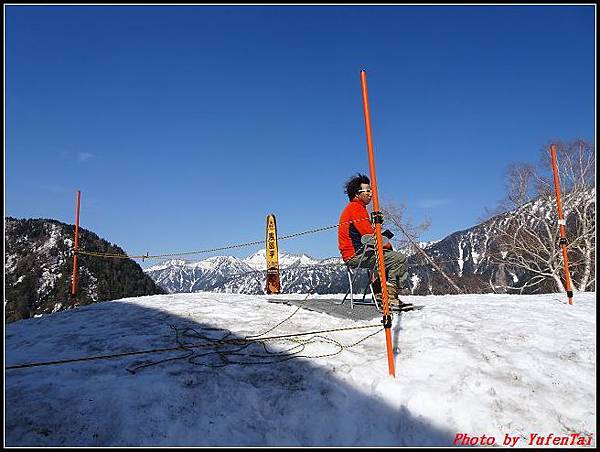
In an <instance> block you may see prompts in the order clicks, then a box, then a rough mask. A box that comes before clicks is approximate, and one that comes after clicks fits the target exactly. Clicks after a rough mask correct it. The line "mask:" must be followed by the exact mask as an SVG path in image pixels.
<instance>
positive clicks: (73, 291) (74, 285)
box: [71, 190, 81, 308]
mask: <svg viewBox="0 0 600 452" xmlns="http://www.w3.org/2000/svg"><path fill="white" fill-rule="evenodd" d="M80 200H81V192H80V191H79V190H77V201H76V203H75V240H74V241H73V278H72V280H71V307H72V308H73V307H75V301H76V296H77V251H78V250H79V205H80Z"/></svg>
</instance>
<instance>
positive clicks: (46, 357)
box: [5, 302, 453, 447]
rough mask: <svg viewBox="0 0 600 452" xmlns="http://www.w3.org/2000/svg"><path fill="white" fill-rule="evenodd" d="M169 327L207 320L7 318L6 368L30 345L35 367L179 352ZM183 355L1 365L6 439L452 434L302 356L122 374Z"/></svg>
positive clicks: (387, 441)
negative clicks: (52, 330) (51, 331)
mask: <svg viewBox="0 0 600 452" xmlns="http://www.w3.org/2000/svg"><path fill="white" fill-rule="evenodd" d="M108 306H110V309H107V307H108ZM240 320H241V321H243V319H240ZM169 324H172V325H176V326H178V327H187V328H193V329H194V330H196V331H206V330H210V329H211V328H212V327H211V325H210V319H209V318H206V319H197V318H191V317H185V316H178V315H173V314H172V313H168V312H165V311H162V310H159V309H153V308H148V307H142V306H138V305H135V304H133V303H127V302H104V303H97V304H93V305H89V306H84V307H79V308H77V309H75V310H71V311H65V312H59V313H56V314H51V315H48V316H44V317H41V318H38V319H29V320H24V321H20V322H15V323H12V324H9V325H7V327H6V347H5V348H6V358H5V359H6V366H11V365H16V364H21V362H19V363H18V362H16V360H15V358H14V353H16V351H17V350H18V351H20V353H21V355H23V353H24V352H27V356H28V357H29V358H28V359H27V361H28V362H41V361H51V360H61V359H70V358H79V357H85V356H98V355H107V354H112V353H123V352H130V351H139V350H148V349H153V348H169V347H175V346H176V343H175V341H174V334H173V330H172V329H171V328H169V326H168V325H169ZM46 325H47V326H50V325H51V326H52V327H58V328H59V329H57V330H56V331H60V332H61V334H60V337H59V336H58V335H57V334H54V335H48V333H47V332H46V331H47V328H44V327H45V326H46ZM396 336H397V335H396ZM376 337H380V336H376ZM230 338H235V337H234V336H230ZM237 339H240V337H237ZM11 351H12V354H13V357H12V358H11ZM342 353H344V352H342ZM182 354H183V355H185V352H182V350H176V351H172V352H166V353H160V354H152V355H137V356H135V355H134V356H127V357H121V358H111V359H103V360H96V361H82V362H75V363H68V364H62V365H50V366H41V367H32V368H24V369H14V370H5V377H6V381H5V438H6V439H5V441H6V445H7V446H13V447H14V446H28V447H32V446H39V447H44V446H272V447H274V446H450V445H452V441H453V433H452V432H450V431H446V430H443V429H440V428H438V427H435V426H433V425H431V423H429V422H428V421H427V420H426V419H423V418H418V417H416V416H414V415H412V414H411V413H410V412H409V411H408V410H407V409H405V408H404V407H402V408H400V409H398V408H394V407H392V406H390V405H388V404H387V403H386V402H385V401H383V400H381V399H376V398H374V397H370V396H369V395H368V394H365V393H363V392H360V391H359V390H357V389H356V388H354V387H352V386H350V385H348V384H346V383H345V382H343V381H340V380H339V379H337V378H335V374H332V373H331V372H330V371H329V370H328V369H326V368H322V367H319V366H317V365H316V364H315V363H313V362H310V360H306V359H291V360H288V361H283V362H280V363H277V364H266V365H265V364H262V365H259V364H255V365H240V364H230V365H227V366H225V367H217V368H211V367H206V366H200V365H194V364H192V363H190V362H188V361H187V360H186V359H181V360H174V361H169V362H165V363H162V364H158V365H154V366H152V367H147V368H143V369H140V370H139V371H138V372H136V373H135V374H131V373H130V372H128V371H127V370H126V368H132V367H135V366H137V365H140V364H144V363H148V362H149V361H150V360H152V361H160V360H163V359H168V358H173V357H177V356H181V355H182ZM211 359H213V358H211ZM199 361H200V362H201V361H202V360H199ZM212 363H213V364H214V363H217V362H216V361H214V359H213V361H212ZM74 379H77V381H76V383H74ZM365 389H366V391H365V392H368V391H369V388H365Z"/></svg>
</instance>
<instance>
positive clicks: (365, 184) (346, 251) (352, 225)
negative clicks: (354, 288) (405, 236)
mask: <svg viewBox="0 0 600 452" xmlns="http://www.w3.org/2000/svg"><path fill="white" fill-rule="evenodd" d="M370 184H371V182H370V180H369V178H368V177H367V176H365V175H364V174H360V173H358V174H357V175H356V176H354V177H352V178H350V179H349V180H348V181H347V182H346V185H345V192H346V194H347V195H348V199H349V200H350V202H349V203H348V205H347V206H346V207H345V208H344V210H343V211H342V214H341V216H340V220H339V222H338V247H339V249H340V253H342V259H343V260H344V262H345V263H346V265H348V266H349V267H363V268H370V269H374V270H375V273H378V271H377V269H376V266H377V257H376V250H375V241H374V233H375V231H374V229H373V226H372V225H371V221H370V217H369V213H368V212H367V205H368V204H369V203H370V202H371V197H372V195H371V185H370ZM383 261H384V265H385V275H386V282H387V290H388V298H389V301H390V304H391V305H395V306H402V304H403V303H401V302H400V301H399V300H398V292H399V290H400V288H401V287H402V284H403V283H404V281H405V280H406V277H407V272H406V257H405V256H404V255H403V254H402V253H399V252H397V251H393V250H392V245H391V244H390V243H389V242H387V243H386V241H384V246H383ZM373 288H374V290H375V292H376V294H375V295H376V296H377V297H378V298H379V299H380V298H381V284H380V283H379V280H377V284H374V287H373Z"/></svg>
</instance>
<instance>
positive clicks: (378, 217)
mask: <svg viewBox="0 0 600 452" xmlns="http://www.w3.org/2000/svg"><path fill="white" fill-rule="evenodd" d="M360 81H361V87H362V98H363V109H364V113H365V129H366V133H367V149H368V152H369V169H370V172H371V191H372V194H373V213H372V214H371V218H372V220H373V223H374V226H375V240H376V245H377V265H378V267H379V278H380V279H379V280H380V281H381V292H382V295H383V327H384V330H385V343H386V346H387V358H388V369H389V373H390V375H391V376H392V377H395V376H396V370H395V367H394V353H393V349H392V332H391V329H392V316H391V313H390V307H389V301H388V290H387V284H386V278H385V264H384V260H383V240H382V237H381V224H382V223H383V214H382V213H381V211H380V210H379V197H378V196H377V175H376V173H375V153H374V152H373V136H372V133H371V114H370V113H369V93H368V90H367V73H366V72H365V71H364V70H363V71H360Z"/></svg>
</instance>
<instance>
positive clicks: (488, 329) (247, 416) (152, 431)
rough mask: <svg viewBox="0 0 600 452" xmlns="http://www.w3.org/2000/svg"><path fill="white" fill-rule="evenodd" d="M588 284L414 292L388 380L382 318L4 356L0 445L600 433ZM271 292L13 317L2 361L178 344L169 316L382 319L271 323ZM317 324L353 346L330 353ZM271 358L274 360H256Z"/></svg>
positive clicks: (274, 312)
mask: <svg viewBox="0 0 600 452" xmlns="http://www.w3.org/2000/svg"><path fill="white" fill-rule="evenodd" d="M594 295H595V294H594V293H585V294H580V293H576V294H575V299H574V300H575V304H574V305H573V306H569V305H566V304H565V301H566V297H565V296H564V295H560V294H548V295H536V296H509V295H490V294H488V295H463V296H450V295H448V296H428V297H405V298H406V301H411V302H416V303H418V304H423V305H425V308H424V309H422V310H420V311H414V312H410V313H405V314H402V315H401V316H397V315H396V316H394V323H393V328H392V337H393V344H394V348H395V365H396V378H395V379H393V378H391V377H389V376H388V364H387V359H386V352H385V336H384V334H383V332H381V331H380V329H379V327H373V328H362V329H350V330H345V331H339V332H326V333H321V334H318V335H317V334H312V335H305V336H297V337H294V340H295V341H296V342H290V341H288V342H275V341H267V342H266V343H268V344H269V345H268V346H269V350H270V351H276V350H279V351H284V350H288V354H285V355H266V354H265V353H264V349H263V348H262V345H261V344H260V343H258V342H254V343H253V344H252V345H250V346H249V347H248V348H246V349H244V350H242V351H240V352H239V353H238V354H233V353H229V354H226V355H223V358H220V357H219V355H216V354H210V355H207V354H206V353H208V352H210V351H214V350H216V349H215V348H214V347H203V348H200V347H198V348H193V349H191V350H192V352H194V353H195V355H196V356H195V358H194V359H193V360H192V362H190V361H188V360H187V359H179V360H171V361H167V362H163V363H161V364H156V365H152V366H147V367H140V368H138V369H137V371H136V372H135V373H131V372H129V371H127V369H128V368H129V369H133V368H135V367H136V366H140V365H143V364H149V363H150V362H151V361H154V362H155V361H159V360H164V359H167V358H173V357H178V356H182V355H186V354H190V353H191V352H189V353H188V352H186V351H182V350H178V351H171V352H164V353H153V354H141V355H131V356H126V357H120V358H110V359H99V360H87V361H77V362H72V363H66V364H54V365H46V366H38V367H28V368H21V369H5V421H4V422H5V445H6V446H423V445H448V446H450V445H452V444H454V443H455V441H456V440H457V438H459V439H458V444H465V441H466V438H467V437H466V436H464V435H468V438H471V439H470V442H471V444H473V441H475V440H474V438H477V437H479V438H480V437H481V436H482V435H485V437H486V438H490V437H493V438H494V439H495V441H496V444H498V445H503V444H505V443H504V441H505V440H506V438H507V435H508V436H510V437H514V438H515V439H516V440H517V444H516V445H517V446H528V445H530V441H531V438H532V436H531V435H538V436H537V437H533V438H535V439H534V442H533V444H532V445H536V440H537V441H548V444H549V445H552V444H553V443H552V438H554V437H559V438H560V437H563V438H566V439H561V441H570V442H569V445H577V440H579V441H587V442H591V444H593V445H595V444H596V438H595V435H596V430H595V429H596V409H595V407H596V403H595V402H596V389H595V388H596V381H595V380H596V358H595V357H596V335H595V332H596V323H595V319H596V303H595V300H594V298H595V297H594ZM277 297H278V298H282V295H278V296H277ZM290 297H292V298H294V299H303V298H304V297H303V296H301V295H290ZM316 298H331V296H316ZM340 298H341V296H340ZM267 299H268V296H249V295H237V294H215V293H193V294H172V295H157V296H147V297H138V298H128V299H123V300H118V301H110V302H103V303H97V304H94V305H90V306H86V307H80V308H77V309H75V310H71V311H66V312H58V313H55V314H51V315H47V316H44V317H41V318H36V319H29V320H25V321H20V322H16V323H12V324H9V325H7V326H6V333H5V334H6V342H5V367H10V366H14V365H17V364H23V363H34V362H47V361H55V360H64V359H72V358H81V357H93V356H100V355H110V354H116V353H124V352H134V351H143V350H150V349H157V348H170V347H176V346H177V344H176V342H175V330H174V329H173V328H172V327H171V326H173V327H176V328H179V329H181V328H193V329H194V330H195V331H196V332H198V333H202V332H204V333H203V334H205V335H207V336H210V337H212V338H220V337H223V335H224V334H225V333H224V332H225V330H229V331H230V332H231V333H232V335H231V336H229V337H228V338H229V339H230V338H238V339H239V338H245V337H247V336H254V335H259V334H261V333H265V334H263V335H262V336H261V337H272V336H279V335H286V334H293V333H304V332H314V331H322V330H328V329H336V328H346V327H350V328H354V327H362V326H369V325H380V324H379V319H376V320H369V321H353V320H350V319H348V320H344V319H340V318H337V317H333V316H330V315H328V314H322V313H319V312H315V311H309V310H305V309H300V310H298V312H296V313H295V314H294V315H293V316H292V317H291V318H289V319H288V320H287V321H285V322H283V323H282V324H281V325H279V326H277V327H276V328H275V329H273V330H272V331H269V330H270V329H271V328H272V327H274V326H276V325H277V324H278V323H280V322H281V321H283V320H285V319H287V318H288V317H289V316H290V315H291V314H293V313H294V312H295V311H296V310H297V308H296V307H294V306H289V305H285V304H275V303H268V302H267ZM310 300H311V298H309V299H308V301H307V302H306V303H310V302H311V301H310ZM321 303H322V302H321ZM215 329H217V330H215ZM218 329H221V330H218ZM187 331H188V333H192V331H191V330H187ZM377 331H379V332H378V333H376V332H377ZM373 333H376V334H375V335H373ZM369 335H371V336H370V337H368V336H369ZM319 336H320V337H321V338H320V337H319ZM323 337H324V338H329V339H331V340H333V341H337V343H340V344H342V345H344V346H351V347H348V348H344V349H342V350H341V352H339V353H336V352H338V351H339V350H340V348H339V346H337V345H336V343H335V342H333V341H328V340H326V339H323ZM364 338H366V339H364ZM311 339H312V340H311ZM361 339H364V340H363V341H361V342H359V341H360V340H361ZM185 341H186V342H187V343H193V344H199V343H201V342H202V340H201V339H200V338H197V337H196V338H194V337H190V336H188V337H187V338H186V339H185ZM298 341H302V342H303V343H301V342H298ZM357 342H359V343H357ZM356 343H357V344H356ZM353 344H356V345H353ZM352 345H353V346H352ZM228 347H229V351H232V350H233V349H232V347H233V346H232V345H229V346H228ZM236 347H238V346H237V345H236ZM292 347H296V348H295V349H292ZM302 347H304V348H303V349H301V348H302ZM238 348H239V347H238ZM219 350H220V351H226V350H227V349H226V348H220V349H219ZM294 352H296V353H297V355H292V353H294ZM203 354H204V356H200V355H203ZM252 355H256V356H252ZM298 355H301V356H303V357H297V356H298ZM322 355H332V356H322ZM291 356H295V358H294V359H288V360H285V361H282V359H283V358H286V357H291ZM319 356H320V357H319ZM225 359H228V360H230V361H236V362H245V363H248V362H253V363H254V364H228V365H223V364H224V363H225V362H226V361H225ZM269 360H270V361H280V362H277V363H271V364H265V363H262V364H258V362H264V361H269ZM194 363H195V364H194ZM202 364H205V365H202ZM206 364H209V365H213V366H219V367H208V366H206ZM575 434H578V435H580V436H576V435H575ZM457 435H463V436H458V437H457ZM549 435H552V437H550V436H549ZM540 438H542V439H540ZM487 441H489V439H488V440H487ZM571 441H572V443H571ZM538 444H539V443H538ZM586 444H587V443H586ZM563 445H564V443H563Z"/></svg>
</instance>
